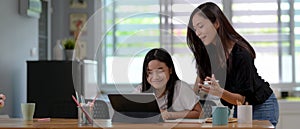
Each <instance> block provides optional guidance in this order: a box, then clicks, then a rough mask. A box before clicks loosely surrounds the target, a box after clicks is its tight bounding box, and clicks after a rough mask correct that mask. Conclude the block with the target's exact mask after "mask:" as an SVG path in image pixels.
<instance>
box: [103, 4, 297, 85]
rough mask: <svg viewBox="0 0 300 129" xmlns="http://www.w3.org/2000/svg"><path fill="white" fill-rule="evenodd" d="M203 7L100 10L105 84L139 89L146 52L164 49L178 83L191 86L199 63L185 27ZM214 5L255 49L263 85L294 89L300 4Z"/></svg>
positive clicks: (115, 6)
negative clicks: (169, 54)
mask: <svg viewBox="0 0 300 129" xmlns="http://www.w3.org/2000/svg"><path fill="white" fill-rule="evenodd" d="M203 2H205V1H197V0H183V1H182V0H119V1H113V0H103V3H102V5H104V6H105V8H107V9H105V11H104V12H103V19H104V20H103V21H104V22H103V30H104V31H103V33H104V35H105V43H104V52H103V56H104V59H105V60H104V62H105V63H104V64H105V66H103V68H102V70H101V71H102V83H103V84H104V85H122V84H126V85H132V84H138V83H140V82H141V80H142V63H143V60H144V56H145V54H146V52H147V51H148V50H150V49H151V48H154V47H163V48H165V49H167V50H168V51H169V52H170V53H171V54H172V56H173V60H174V62H175V65H176V66H175V67H176V72H177V73H178V74H179V77H180V78H181V79H183V80H184V81H187V82H188V83H190V84H193V83H194V81H195V77H196V72H195V64H194V63H195V62H194V61H193V56H192V53H191V51H190V50H189V48H188V46H187V44H186V38H185V37H186V27H187V24H188V19H189V16H190V13H191V12H192V11H193V9H194V8H195V7H197V6H198V5H199V4H201V3H203ZM213 2H215V3H217V4H218V5H219V6H220V8H223V10H224V12H225V14H226V15H227V17H228V18H229V20H231V21H232V24H233V26H234V27H235V29H236V30H237V31H238V32H239V33H240V34H241V35H242V36H244V37H245V38H246V39H247V40H248V41H249V42H250V44H251V45H252V46H253V47H254V49H255V51H256V53H257V58H256V61H255V64H256V66H257V68H258V72H259V74H260V75H261V76H262V77H263V78H264V79H266V80H267V81H268V82H270V83H272V84H275V85H277V84H279V85H282V84H283V83H285V84H290V85H294V84H296V82H299V81H300V75H299V74H300V69H299V68H297V67H296V66H298V65H299V62H300V60H299V59H300V58H299V59H298V58H296V57H297V56H299V46H300V31H299V30H300V24H299V23H300V13H299V10H300V1H299V2H298V1H296V2H294V3H290V2H289V1H287V0H282V1H277V0H252V1H251V2H249V1H244V0H223V1H222V0H214V1H213ZM294 14H295V15H294ZM298 24H299V25H298ZM294 26H295V28H294ZM291 28H293V29H291ZM297 64H298V65H297ZM120 71H122V74H121V73H120ZM123 71H125V72H123ZM297 71H298V72H297Z"/></svg>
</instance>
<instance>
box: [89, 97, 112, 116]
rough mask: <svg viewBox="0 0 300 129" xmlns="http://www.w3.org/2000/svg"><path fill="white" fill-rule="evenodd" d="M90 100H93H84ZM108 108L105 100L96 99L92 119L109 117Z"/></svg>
mask: <svg viewBox="0 0 300 129" xmlns="http://www.w3.org/2000/svg"><path fill="white" fill-rule="evenodd" d="M88 101H90V102H92V101H93V100H91V99H88V100H86V102H88ZM109 118H110V117H109V108H108V105H107V103H106V102H105V101H103V100H96V101H95V103H94V119H109Z"/></svg>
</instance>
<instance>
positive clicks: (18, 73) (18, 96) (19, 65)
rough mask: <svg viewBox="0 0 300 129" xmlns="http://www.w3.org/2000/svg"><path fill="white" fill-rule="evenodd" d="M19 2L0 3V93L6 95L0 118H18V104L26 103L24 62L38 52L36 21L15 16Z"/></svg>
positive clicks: (15, 0) (1, 0) (0, 1)
mask: <svg viewBox="0 0 300 129" xmlns="http://www.w3.org/2000/svg"><path fill="white" fill-rule="evenodd" d="M18 6H19V0H0V17H1V19H0V93H4V94H6V97H7V100H6V105H5V107H4V108H3V109H2V110H1V111H0V114H8V115H9V116H10V117H21V110H20V103H21V102H26V79H27V78H26V61H27V60H37V58H38V55H37V54H36V55H30V50H31V49H32V48H38V19H36V18H29V17H25V16H21V15H19V13H18Z"/></svg>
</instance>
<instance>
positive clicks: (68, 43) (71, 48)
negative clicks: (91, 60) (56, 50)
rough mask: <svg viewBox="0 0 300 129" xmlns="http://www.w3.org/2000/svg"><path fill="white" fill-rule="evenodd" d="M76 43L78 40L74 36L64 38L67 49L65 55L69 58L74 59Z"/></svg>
mask: <svg viewBox="0 0 300 129" xmlns="http://www.w3.org/2000/svg"><path fill="white" fill-rule="evenodd" d="M75 43H76V41H75V39H73V38H69V39H65V40H63V46H64V49H65V55H66V59H67V60H72V58H73V53H74V48H75Z"/></svg>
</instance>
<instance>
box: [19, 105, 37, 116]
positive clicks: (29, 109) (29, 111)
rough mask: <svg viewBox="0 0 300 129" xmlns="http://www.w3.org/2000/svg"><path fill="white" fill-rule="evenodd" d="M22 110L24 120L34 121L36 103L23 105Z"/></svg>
mask: <svg viewBox="0 0 300 129" xmlns="http://www.w3.org/2000/svg"><path fill="white" fill-rule="evenodd" d="M21 110H22V115H23V119H24V120H33V115H34V110H35V103H21Z"/></svg>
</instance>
